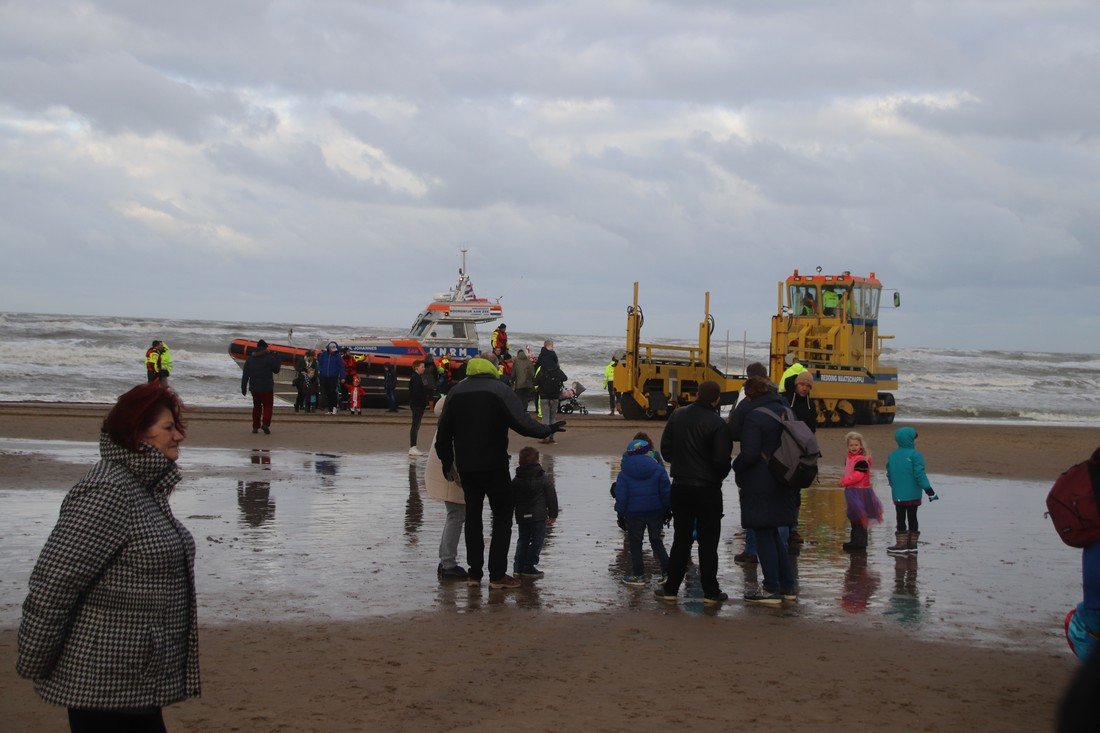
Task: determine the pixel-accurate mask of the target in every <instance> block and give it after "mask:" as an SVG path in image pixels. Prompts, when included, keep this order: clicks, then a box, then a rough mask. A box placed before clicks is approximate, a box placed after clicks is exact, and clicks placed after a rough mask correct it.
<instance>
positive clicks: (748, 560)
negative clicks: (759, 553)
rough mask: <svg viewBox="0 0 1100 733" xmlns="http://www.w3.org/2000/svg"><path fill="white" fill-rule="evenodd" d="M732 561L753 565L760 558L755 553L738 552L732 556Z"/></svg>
mask: <svg viewBox="0 0 1100 733" xmlns="http://www.w3.org/2000/svg"><path fill="white" fill-rule="evenodd" d="M733 561H734V562H735V563H737V564H739V565H755V564H756V563H758V562H760V559H759V558H757V557H756V555H750V554H749V553H747V552H739V553H737V554H736V555H734V556H733Z"/></svg>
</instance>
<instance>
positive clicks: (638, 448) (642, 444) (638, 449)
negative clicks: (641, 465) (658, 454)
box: [626, 438, 653, 456]
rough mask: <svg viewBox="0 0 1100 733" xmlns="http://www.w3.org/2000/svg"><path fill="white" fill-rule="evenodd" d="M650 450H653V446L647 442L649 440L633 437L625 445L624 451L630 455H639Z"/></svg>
mask: <svg viewBox="0 0 1100 733" xmlns="http://www.w3.org/2000/svg"><path fill="white" fill-rule="evenodd" d="M651 450H653V446H652V445H650V444H649V441H648V440H642V439H641V438H635V439H634V440H632V441H630V445H628V446H627V447H626V452H627V453H629V454H630V455H632V456H640V455H643V454H645V453H649V452H650V451H651Z"/></svg>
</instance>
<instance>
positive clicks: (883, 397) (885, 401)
mask: <svg viewBox="0 0 1100 733" xmlns="http://www.w3.org/2000/svg"><path fill="white" fill-rule="evenodd" d="M878 398H879V400H880V401H881V402H882V406H883V407H893V406H894V405H895V404H896V403H895V402H894V395H892V394H890V393H889V392H879V394H878ZM878 422H879V424H880V425H889V424H890V423H892V422H894V413H893V412H880V413H879V414H878Z"/></svg>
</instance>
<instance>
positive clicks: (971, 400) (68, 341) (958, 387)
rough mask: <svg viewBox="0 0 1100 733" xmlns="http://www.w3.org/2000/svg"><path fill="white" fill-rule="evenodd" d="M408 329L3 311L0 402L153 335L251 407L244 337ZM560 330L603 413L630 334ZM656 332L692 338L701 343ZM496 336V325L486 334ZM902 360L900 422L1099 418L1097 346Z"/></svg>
mask: <svg viewBox="0 0 1100 733" xmlns="http://www.w3.org/2000/svg"><path fill="white" fill-rule="evenodd" d="M406 331H407V327H406V328H401V327H393V328H378V327H368V328H354V327H349V326H331V325H323V324H300V323H294V324H290V323H266V322H257V323H241V322H236V321H202V320H174V319H155V318H128V317H121V316H84V315H57V314H39V313H0V402H28V401H29V402H60V403H65V402H85V403H103V404H110V403H112V402H114V401H115V399H116V398H117V397H118V395H120V394H122V393H123V392H125V391H126V390H128V389H129V388H130V387H132V386H133V385H134V384H136V383H139V382H142V381H144V380H145V350H146V349H147V348H148V347H149V345H150V343H151V342H152V341H153V339H160V340H162V341H165V342H166V343H167V344H168V346H169V348H170V349H171V352H172V361H173V370H172V377H171V384H172V386H173V388H174V389H176V390H177V391H178V392H179V393H180V395H181V397H182V398H183V400H184V402H185V403H187V404H190V405H194V406H199V407H220V406H237V407H243V406H247V405H251V402H250V400H249V399H248V398H245V397H242V396H241V393H240V370H239V368H238V367H237V366H236V364H235V363H234V362H233V360H232V359H231V358H230V357H229V353H228V349H229V344H230V342H231V341H232V340H233V339H235V338H255V339H258V338H264V339H266V340H267V341H268V342H271V343H283V344H285V343H291V344H294V345H298V346H316V345H318V344H320V343H323V342H327V341H329V340H336V341H337V342H340V341H342V340H346V339H348V338H351V337H356V336H400V335H404V334H405V333H406ZM546 338H552V339H554V342H555V347H556V351H557V352H558V356H559V359H560V360H561V363H562V367H563V369H564V371H565V373H566V374H567V375H568V376H569V379H570V381H574V380H575V381H578V382H580V384H581V385H582V386H584V387H585V389H586V391H585V392H584V394H583V395H582V396H581V401H582V402H584V403H585V404H587V405H588V407H589V408H590V409H593V410H601V409H606V403H607V396H606V393H605V392H604V390H603V388H602V381H603V369H604V366H605V365H606V364H607V362H608V361H609V359H610V358H611V355H612V354H614V353H616V352H619V351H622V349H623V348H624V346H625V335H624V334H619V335H616V336H586V335H582V334H568V333H537V334H536V333H524V332H522V331H513V330H509V340H510V343H511V344H513V345H519V346H522V345H525V344H530V345H531V347H532V349H533V350H534V351H535V352H536V353H537V351H538V347H539V346H540V345H541V344H542V341H543V340H544V339H546ZM646 338H647V340H649V341H654V342H660V343H672V344H680V345H692V344H693V341H692V339H673V338H663V337H661V336H660V335H658V334H652V335H651V334H647V335H646ZM482 341H483V344H484V345H486V346H487V344H488V333H487V332H486V333H483V334H482ZM767 354H768V344H767V343H766V342H754V341H749V342H747V343H742V342H740V341H738V342H735V343H731V344H728V345H727V344H726V343H724V342H716V343H714V344H712V348H711V360H712V361H713V362H714V363H715V364H716V365H717V366H718V367H719V369H722V370H723V371H725V372H726V373H739V374H740V373H744V369H745V366H746V364H748V363H750V362H753V361H764V362H766V360H767ZM883 362H884V363H887V364H892V365H895V366H897V368H898V373H899V378H898V382H899V388H898V390H897V392H896V394H895V397H896V399H897V405H898V420H899V421H916V422H919V421H939V422H956V421H964V422H984V423H1006V424H1008V423H1012V424H1035V425H1097V424H1100V354H1066V353H1047V352H1038V351H997V350H980V349H935V348H915V347H914V348H906V347H904V346H900V347H897V346H895V347H894V348H890V349H887V350H886V351H885V353H884V357H883Z"/></svg>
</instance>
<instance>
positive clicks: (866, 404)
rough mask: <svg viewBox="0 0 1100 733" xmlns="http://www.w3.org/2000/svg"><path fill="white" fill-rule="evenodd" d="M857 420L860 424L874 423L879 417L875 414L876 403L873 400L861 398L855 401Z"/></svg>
mask: <svg viewBox="0 0 1100 733" xmlns="http://www.w3.org/2000/svg"><path fill="white" fill-rule="evenodd" d="M854 406H855V408H856V422H857V423H859V424H860V425H874V424H875V422H877V420H878V418H877V417H876V415H875V403H874V402H872V401H871V400H859V401H858V402H856V403H855V405H854Z"/></svg>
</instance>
